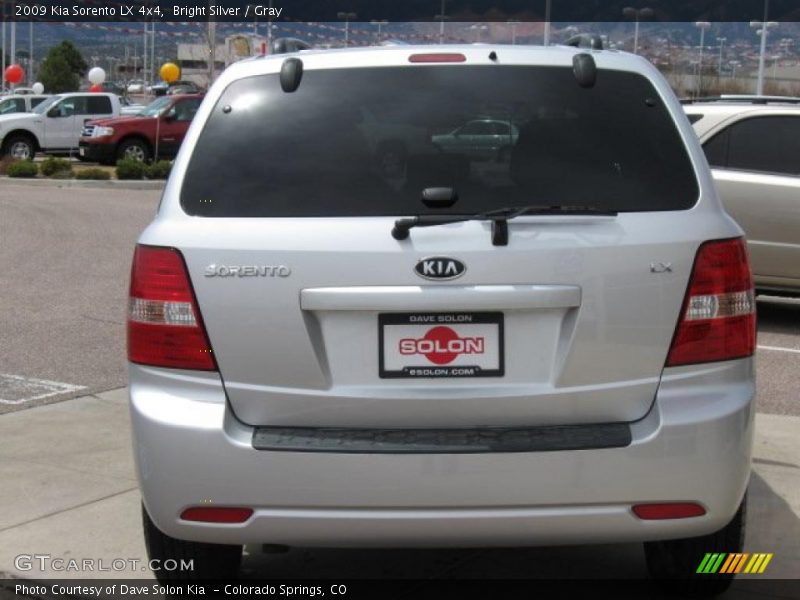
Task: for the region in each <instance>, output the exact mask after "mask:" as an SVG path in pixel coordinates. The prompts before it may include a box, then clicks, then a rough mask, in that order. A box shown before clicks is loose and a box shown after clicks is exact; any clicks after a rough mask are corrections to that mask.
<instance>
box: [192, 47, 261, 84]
mask: <svg viewBox="0 0 800 600" xmlns="http://www.w3.org/2000/svg"><path fill="white" fill-rule="evenodd" d="M266 43H267V39H266V38H265V37H263V36H258V35H252V34H234V35H229V36H227V37H226V38H225V43H223V44H217V47H216V52H215V55H214V78H216V77H217V76H218V75H219V74H220V73H221V72H222V71H223V70H224V69H225V68H226V67H227V66H228V65H230V64H232V63H235V62H236V61H238V60H242V59H244V58H249V57H251V56H256V55H258V54H261V53H262V52H264V51H265V50H266ZM209 54H210V48H209V45H208V44H178V62H179V63H180V67H181V79H185V80H187V81H191V82H193V83H196V84H197V85H199V86H200V87H204V88H205V87H208V83H209V81H208V74H209V68H208V61H209Z"/></svg>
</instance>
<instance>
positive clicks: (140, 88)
mask: <svg viewBox="0 0 800 600" xmlns="http://www.w3.org/2000/svg"><path fill="white" fill-rule="evenodd" d="M127 90H128V93H129V94H144V92H145V85H144V81H142V80H141V79H134V80H133V81H131V82H129V83H128V87H127Z"/></svg>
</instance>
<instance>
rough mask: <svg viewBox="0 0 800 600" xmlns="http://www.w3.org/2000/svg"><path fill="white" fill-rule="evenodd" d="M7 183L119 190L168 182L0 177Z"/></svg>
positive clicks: (153, 187)
mask: <svg viewBox="0 0 800 600" xmlns="http://www.w3.org/2000/svg"><path fill="white" fill-rule="evenodd" d="M0 181H5V182H6V185H23V186H30V187H52V188H100V189H117V190H161V189H163V188H164V186H165V185H166V184H167V182H166V180H156V181H150V180H146V179H144V180H137V179H130V180H128V179H124V180H119V179H107V180H91V179H86V180H80V179H26V178H23V177H0Z"/></svg>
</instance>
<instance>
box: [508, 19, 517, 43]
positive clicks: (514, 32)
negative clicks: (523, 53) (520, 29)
mask: <svg viewBox="0 0 800 600" xmlns="http://www.w3.org/2000/svg"><path fill="white" fill-rule="evenodd" d="M506 22H507V23H508V24H509V25H511V45H512V46H515V45H516V44H517V23H519V21H515V20H509V21H506Z"/></svg>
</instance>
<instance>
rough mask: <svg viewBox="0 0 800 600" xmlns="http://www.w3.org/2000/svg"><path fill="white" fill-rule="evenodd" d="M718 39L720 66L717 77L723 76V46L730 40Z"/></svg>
mask: <svg viewBox="0 0 800 600" xmlns="http://www.w3.org/2000/svg"><path fill="white" fill-rule="evenodd" d="M717 41H718V42H719V66H718V67H717V77H722V48H723V47H724V46H725V42H727V41H728V38H726V37H718V38H717Z"/></svg>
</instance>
